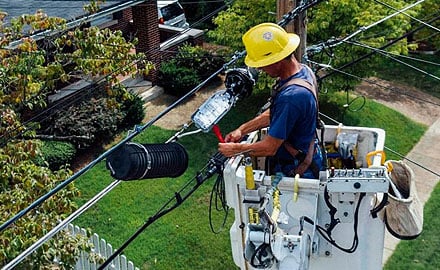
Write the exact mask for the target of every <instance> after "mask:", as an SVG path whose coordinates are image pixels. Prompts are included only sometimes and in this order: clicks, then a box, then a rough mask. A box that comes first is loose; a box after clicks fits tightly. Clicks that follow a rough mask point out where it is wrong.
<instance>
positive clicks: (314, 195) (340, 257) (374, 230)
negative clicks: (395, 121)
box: [223, 126, 389, 269]
mask: <svg viewBox="0 0 440 270" xmlns="http://www.w3.org/2000/svg"><path fill="white" fill-rule="evenodd" d="M341 132H342V133H344V134H355V135H356V136H355V137H357V145H356V151H355V155H356V156H355V157H354V158H356V162H357V166H356V168H352V169H341V168H333V167H332V168H331V169H329V170H327V171H321V172H320V177H319V179H303V178H299V177H298V176H297V177H294V178H292V177H284V176H282V175H275V176H273V175H272V176H271V175H266V173H265V170H264V165H263V164H265V162H264V159H261V158H258V159H254V160H252V164H253V168H252V175H251V176H250V175H249V174H248V175H246V164H245V163H244V160H245V157H244V156H236V157H235V158H231V159H230V160H229V161H228V162H227V164H226V166H225V169H224V171H223V174H224V179H225V186H226V191H225V192H226V200H227V204H228V206H229V207H231V208H233V209H234V211H235V221H234V223H233V224H232V226H231V228H230V237H231V246H232V254H233V259H234V262H235V264H236V265H237V266H239V267H240V268H241V269H381V268H382V254H383V246H384V231H385V227H384V223H383V221H382V220H381V219H380V218H376V217H377V215H376V212H377V211H378V210H380V208H381V207H382V206H383V205H381V204H380V201H381V200H379V199H378V198H379V197H381V196H386V193H387V192H388V188H389V179H388V174H387V173H386V168H385V167H384V166H383V165H382V164H383V162H382V161H383V158H382V156H381V154H380V153H381V150H382V149H383V147H384V141H385V132H384V131H383V130H381V129H375V128H362V127H340V126H339V127H338V126H326V132H325V138H324V141H325V143H332V142H335V140H336V138H337V136H338V134H339V133H341ZM261 136H264V135H262V133H261V131H260V132H254V133H252V134H251V135H250V136H249V137H248V139H247V142H253V141H256V140H258V138H260V137H261ZM371 152H373V153H379V154H375V155H374V156H373V157H372V160H367V159H369V158H367V154H368V153H371ZM247 166H249V165H247ZM248 168H249V167H248ZM249 177H251V178H252V179H249ZM250 180H252V181H254V186H253V187H252V186H251V188H249V185H248V187H247V186H246V181H248V182H249V181H250Z"/></svg>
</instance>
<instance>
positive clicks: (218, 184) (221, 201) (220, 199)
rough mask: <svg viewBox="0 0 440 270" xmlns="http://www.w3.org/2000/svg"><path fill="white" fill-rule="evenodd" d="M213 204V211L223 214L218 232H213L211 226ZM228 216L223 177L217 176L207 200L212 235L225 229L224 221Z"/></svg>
mask: <svg viewBox="0 0 440 270" xmlns="http://www.w3.org/2000/svg"><path fill="white" fill-rule="evenodd" d="M213 204H214V205H215V210H216V211H217V212H221V211H223V212H224V216H223V221H222V224H221V225H220V227H219V229H218V230H215V229H214V225H213V218H212V215H213V211H214V210H213V208H214V207H213ZM228 214H229V207H228V205H227V203H226V197H225V181H224V178H223V175H222V174H219V175H218V176H217V180H216V181H215V183H214V186H213V187H212V191H211V197H210V200H209V226H210V228H211V231H212V232H213V233H215V234H218V233H220V232H222V231H223V229H224V228H225V224H226V220H227V218H228Z"/></svg>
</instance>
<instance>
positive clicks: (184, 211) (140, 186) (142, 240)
mask: <svg viewBox="0 0 440 270" xmlns="http://www.w3.org/2000/svg"><path fill="white" fill-rule="evenodd" d="M267 97H268V93H266V92H265V93H261V92H258V93H254V94H253V95H252V96H251V97H249V98H247V99H246V100H244V101H241V102H240V103H239V104H237V106H235V108H233V110H232V111H231V112H230V113H229V114H228V115H227V116H226V117H225V118H224V119H222V121H221V122H220V127H221V129H222V132H223V133H226V132H228V131H230V130H232V129H233V128H234V127H236V126H238V125H239V124H240V123H242V122H243V121H245V120H247V119H249V118H251V117H252V116H253V115H254V114H255V113H256V112H257V110H258V108H259V107H260V106H261V105H262V104H263V103H265V101H266V99H267ZM344 99H345V96H344V94H341V93H336V94H332V95H328V96H325V95H322V97H321V105H320V106H321V110H322V111H323V112H324V113H326V114H327V115H330V116H332V117H334V118H335V119H337V120H338V121H341V120H343V122H344V124H346V125H358V126H368V127H380V128H383V129H385V130H386V134H387V138H386V145H387V146H388V147H390V148H391V149H393V150H395V151H397V152H399V153H401V154H403V155H405V154H406V153H407V152H408V151H409V150H410V149H411V147H412V146H413V145H414V144H415V143H416V142H417V141H418V140H419V138H420V137H421V136H422V135H423V133H424V131H425V130H426V126H423V125H420V124H417V123H414V122H412V121H411V120H409V119H407V118H405V117H404V116H402V115H401V114H400V113H398V112H396V111H394V110H391V109H388V108H386V107H384V106H382V105H380V104H378V103H375V102H374V101H371V100H368V101H367V103H366V105H365V106H364V108H363V110H362V111H360V112H357V113H354V112H348V111H344V109H341V104H344V103H345V100H344ZM323 100H325V101H323ZM332 124H333V123H332ZM174 133H175V132H174V131H169V130H163V129H160V128H157V127H155V126H152V127H151V128H148V129H147V130H146V131H144V132H142V133H141V134H140V135H138V136H137V137H136V138H135V141H138V142H142V143H161V142H165V141H166V140H167V139H168V138H170V137H171V136H172V135H173V134H174ZM179 142H180V143H181V144H182V145H184V146H185V148H186V149H187V150H188V153H189V157H190V159H189V161H190V164H189V168H188V170H187V171H186V172H185V174H184V175H183V176H181V177H179V178H176V179H167V178H164V179H155V180H143V181H127V182H122V183H121V184H120V185H119V186H118V187H116V188H115V189H114V190H112V191H111V192H110V193H109V194H108V195H107V196H105V197H104V198H103V199H102V200H101V201H100V202H99V203H97V204H96V205H95V206H93V207H92V208H91V209H90V210H88V211H87V212H86V213H84V214H83V215H81V216H80V218H79V219H78V220H76V221H75V224H77V225H80V226H83V227H89V228H91V229H92V231H93V232H94V233H97V234H99V235H100V236H101V237H103V238H104V239H106V240H107V241H109V242H110V243H112V245H113V247H114V248H118V247H120V246H121V245H122V243H124V242H125V241H126V240H127V239H128V238H129V237H130V236H131V235H132V234H133V233H134V232H135V231H136V230H137V229H138V228H140V227H141V226H142V225H143V224H144V223H145V222H146V221H147V220H148V218H149V217H151V216H153V215H154V214H155V213H156V212H157V211H158V210H159V209H160V208H161V207H162V206H163V205H164V204H165V203H166V202H167V201H168V200H169V199H170V198H171V199H172V198H173V197H174V192H175V191H178V190H179V189H180V188H181V186H182V185H183V184H184V183H187V182H188V181H189V180H190V179H192V178H193V177H194V176H195V175H196V173H197V171H198V170H200V169H201V168H202V167H203V166H204V165H205V164H206V162H207V161H208V158H209V157H210V156H211V154H213V153H214V152H215V151H216V146H217V141H216V138H215V137H214V135H213V134H212V133H202V134H198V135H192V136H187V137H183V138H182V139H181V140H180V141H179ZM391 158H397V157H393V156H391ZM111 181H112V179H111V177H110V174H109V172H108V171H107V169H106V168H105V164H104V163H102V162H101V163H100V164H98V165H97V166H95V167H94V168H93V169H91V170H90V171H88V172H87V173H86V174H84V175H83V176H81V178H80V179H78V180H77V181H76V186H77V187H78V188H79V189H80V190H81V191H82V194H83V195H82V197H81V198H80V199H79V201H78V203H79V204H82V203H84V202H85V201H86V200H88V199H89V198H91V197H92V196H93V195H94V194H96V193H97V192H99V191H100V190H102V188H103V187H105V186H107V185H108V184H109V183H110V182H111ZM214 181H215V179H214V178H213V179H210V180H208V181H207V182H205V183H204V184H203V185H202V186H201V187H200V188H199V189H198V190H196V191H195V193H194V194H193V195H192V196H191V197H189V199H188V200H187V201H185V202H184V203H183V204H182V205H181V206H180V207H178V208H177V209H175V210H173V211H172V212H170V213H169V214H167V215H165V216H164V217H162V218H161V219H159V220H158V221H157V222H154V223H153V224H152V225H151V226H149V227H148V228H147V229H146V230H145V231H143V232H142V233H141V234H139V236H138V237H137V238H136V239H135V240H134V241H133V242H132V243H131V244H130V245H129V246H128V247H127V248H126V249H125V250H124V252H123V253H124V254H125V255H126V256H127V257H128V258H129V259H130V260H132V261H133V262H134V263H135V265H136V266H139V267H140V268H141V269H220V270H221V269H236V266H235V265H234V263H233V260H232V256H231V247H230V242H229V232H228V230H229V227H230V225H231V223H232V221H233V220H232V218H233V213H230V214H229V218H228V220H227V222H226V227H225V228H224V230H223V231H221V232H220V233H219V234H214V233H212V232H211V230H210V227H209V221H208V207H209V201H210V194H211V189H212V186H213V183H214ZM439 192H440V190H439V188H438V187H437V189H436V191H435V192H434V193H433V196H432V197H431V199H430V201H429V202H428V204H427V205H428V206H429V207H427V209H426V212H425V220H426V227H425V231H424V233H423V235H422V236H421V237H420V238H419V239H418V240H416V241H409V242H405V244H404V245H399V247H398V249H397V250H396V252H395V254H394V255H393V256H392V257H391V259H390V263H391V262H397V263H398V265H401V266H405V267H402V268H392V267H391V266H387V267H391V268H387V269H417V268H415V267H421V266H423V267H424V268H427V267H428V266H426V265H429V266H430V267H433V268H430V269H438V268H440V263H439V259H438V258H439V256H437V257H435V256H434V254H438V249H439V247H440V245H439V243H438V237H436V233H437V232H438V228H439V226H436V225H438V224H436V223H438V222H439V220H438V218H435V217H436V215H435V209H437V207H438V201H439V199H438V198H439V196H440V194H439ZM172 201H173V202H174V200H172ZM436 204H437V205H436ZM222 217H223V215H221V214H217V215H216V219H215V226H216V227H218V226H219V225H220V224H221V219H222ZM429 248H432V250H430V252H426V251H425V252H423V251H420V252H417V253H416V251H418V250H429ZM431 251H432V252H431ZM408 252H410V253H411V256H408ZM435 252H437V253H435ZM412 254H414V256H413V255H412ZM416 254H417V255H416ZM404 259H405V260H404ZM416 259H418V261H417V262H416V263H415V264H414V262H415V260H416ZM401 261H405V262H404V263H403V262H402V263H401ZM390 263H389V264H390ZM413 265H415V266H414V267H412V266H413ZM435 266H436V267H435ZM428 269H429V268H428Z"/></svg>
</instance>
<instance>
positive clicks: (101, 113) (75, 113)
mask: <svg viewBox="0 0 440 270" xmlns="http://www.w3.org/2000/svg"><path fill="white" fill-rule="evenodd" d="M123 117H124V115H123V113H122V112H121V111H120V109H119V108H118V106H117V105H116V104H114V100H111V99H108V98H99V99H96V98H91V99H90V100H86V101H83V102H81V103H79V104H78V105H76V106H72V107H69V108H68V109H67V110H66V111H64V112H61V113H59V114H58V115H57V116H56V119H54V124H53V126H52V127H51V129H52V130H51V133H52V134H54V135H55V136H68V137H69V139H70V140H71V141H73V142H75V143H76V144H77V146H78V148H81V147H89V146H91V145H92V144H93V143H98V142H99V143H101V142H108V141H109V140H111V139H112V138H113V137H114V136H115V135H116V134H117V131H118V123H120V122H121V121H122V119H123Z"/></svg>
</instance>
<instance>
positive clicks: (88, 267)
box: [67, 224, 139, 270]
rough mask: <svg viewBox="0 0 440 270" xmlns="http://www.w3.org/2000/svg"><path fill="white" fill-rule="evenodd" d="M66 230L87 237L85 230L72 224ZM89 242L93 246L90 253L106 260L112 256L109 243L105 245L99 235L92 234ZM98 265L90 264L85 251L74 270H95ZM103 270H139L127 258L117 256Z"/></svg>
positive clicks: (111, 248)
mask: <svg viewBox="0 0 440 270" xmlns="http://www.w3.org/2000/svg"><path fill="white" fill-rule="evenodd" d="M67 230H68V231H69V232H70V233H72V234H74V235H76V234H81V235H87V233H86V230H85V229H83V228H80V227H78V226H75V225H73V224H69V225H67ZM89 242H91V243H92V244H93V250H92V252H94V253H96V254H97V255H99V256H101V257H103V258H108V257H110V256H111V255H112V254H113V252H114V251H113V247H112V245H110V244H109V243H107V242H106V241H105V240H104V239H100V237H99V235H97V234H96V233H94V234H93V236H92V237H91V238H90V240H89ZM98 267H99V264H96V263H94V262H90V260H89V254H88V253H87V252H85V251H83V252H81V255H80V257H79V259H78V261H77V263H76V266H75V269H78V270H96V269H98ZM105 269H109V270H139V268H138V267H135V266H134V264H133V262H131V261H129V260H127V257H125V255H119V256H117V257H116V258H115V259H114V260H113V261H112V263H111V264H109V265H108V266H107V267H106V268H105Z"/></svg>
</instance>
